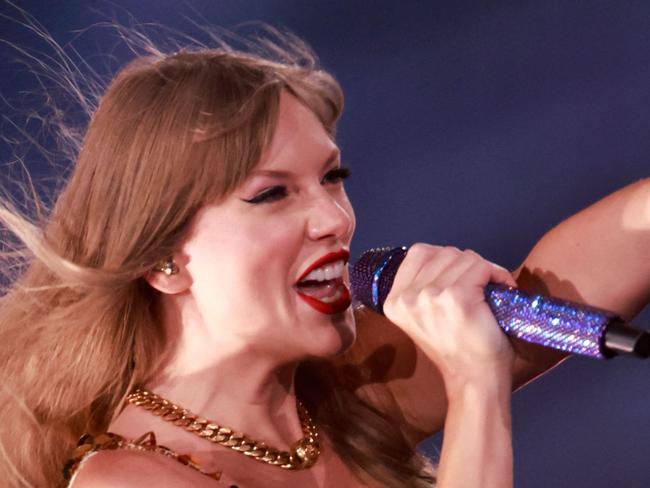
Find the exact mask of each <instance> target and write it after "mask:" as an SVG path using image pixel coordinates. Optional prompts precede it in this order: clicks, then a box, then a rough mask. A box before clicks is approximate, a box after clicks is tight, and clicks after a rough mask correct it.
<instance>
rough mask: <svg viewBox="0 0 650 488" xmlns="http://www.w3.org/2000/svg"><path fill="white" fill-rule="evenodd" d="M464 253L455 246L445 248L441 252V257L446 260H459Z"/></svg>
mask: <svg viewBox="0 0 650 488" xmlns="http://www.w3.org/2000/svg"><path fill="white" fill-rule="evenodd" d="M461 254H462V251H461V250H460V249H458V248H457V247H454V246H445V247H443V248H442V249H441V250H440V256H441V257H444V258H452V259H453V258H458V257H459V256H460V255H461Z"/></svg>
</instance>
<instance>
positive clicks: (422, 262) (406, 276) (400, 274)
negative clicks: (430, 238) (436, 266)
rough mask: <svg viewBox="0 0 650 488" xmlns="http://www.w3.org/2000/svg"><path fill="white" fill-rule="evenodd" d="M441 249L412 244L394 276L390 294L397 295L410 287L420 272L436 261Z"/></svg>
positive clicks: (427, 245)
mask: <svg viewBox="0 0 650 488" xmlns="http://www.w3.org/2000/svg"><path fill="white" fill-rule="evenodd" d="M441 249H443V248H442V247H439V246H433V245H429V244H422V243H417V244H413V245H412V246H411V247H410V248H409V249H408V251H407V252H406V256H405V257H404V260H403V261H402V263H401V264H400V266H399V268H398V270H397V273H396V274H395V279H394V280H393V286H392V287H391V292H394V293H397V292H400V291H402V290H403V289H405V288H407V287H410V286H412V285H413V283H414V281H415V280H416V279H417V277H418V276H420V272H421V271H422V270H423V269H424V268H426V267H427V266H428V264H429V263H431V262H435V261H436V257H437V255H438V253H439V252H440V250H441Z"/></svg>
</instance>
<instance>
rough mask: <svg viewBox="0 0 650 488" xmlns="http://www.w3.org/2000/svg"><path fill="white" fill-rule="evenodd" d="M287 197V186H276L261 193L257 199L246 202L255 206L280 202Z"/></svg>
mask: <svg viewBox="0 0 650 488" xmlns="http://www.w3.org/2000/svg"><path fill="white" fill-rule="evenodd" d="M286 196H287V187H286V186H274V187H273V188H269V189H268V190H266V191H264V192H262V193H260V194H259V195H257V196H256V197H253V198H251V199H250V200H244V201H245V202H248V203H253V204H255V203H266V202H274V201H276V200H280V199H282V198H284V197H286Z"/></svg>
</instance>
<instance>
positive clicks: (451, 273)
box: [436, 251, 484, 288]
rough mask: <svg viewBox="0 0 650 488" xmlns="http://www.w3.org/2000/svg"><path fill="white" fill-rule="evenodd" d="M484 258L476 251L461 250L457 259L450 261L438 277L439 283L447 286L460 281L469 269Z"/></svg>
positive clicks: (442, 286) (440, 285) (443, 286)
mask: <svg viewBox="0 0 650 488" xmlns="http://www.w3.org/2000/svg"><path fill="white" fill-rule="evenodd" d="M483 261H484V259H483V258H481V257H480V256H479V255H478V254H476V253H470V252H466V251H465V252H461V253H460V254H458V256H457V257H456V259H454V260H453V261H452V262H450V263H449V265H448V266H447V267H446V268H445V269H443V270H442V271H441V272H440V274H439V276H438V279H437V283H436V284H437V285H438V286H439V287H441V288H446V287H448V286H451V285H453V284H454V283H456V282H457V281H458V278H460V277H461V276H462V275H463V274H464V273H465V272H466V271H467V270H468V269H470V268H472V267H473V266H474V265H475V264H476V263H480V262H483Z"/></svg>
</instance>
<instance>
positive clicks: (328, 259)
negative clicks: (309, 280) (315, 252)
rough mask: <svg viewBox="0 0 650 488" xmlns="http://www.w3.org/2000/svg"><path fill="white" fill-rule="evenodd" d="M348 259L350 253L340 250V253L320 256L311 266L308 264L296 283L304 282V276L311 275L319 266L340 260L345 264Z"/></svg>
mask: <svg viewBox="0 0 650 488" xmlns="http://www.w3.org/2000/svg"><path fill="white" fill-rule="evenodd" d="M349 258H350V252H349V251H346V250H345V249H341V250H340V251H336V252H331V253H328V254H325V256H322V257H320V258H318V259H317V260H316V261H314V262H313V263H312V264H310V265H309V266H308V267H307V269H306V270H305V271H304V272H303V273H302V274H301V275H300V278H298V281H296V283H298V282H300V281H302V280H304V279H305V276H307V275H308V274H309V273H311V272H312V271H313V270H315V269H316V268H318V267H320V266H323V265H324V264H327V263H334V262H336V261H339V260H341V259H342V260H343V262H344V263H347V262H348V259H349Z"/></svg>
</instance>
